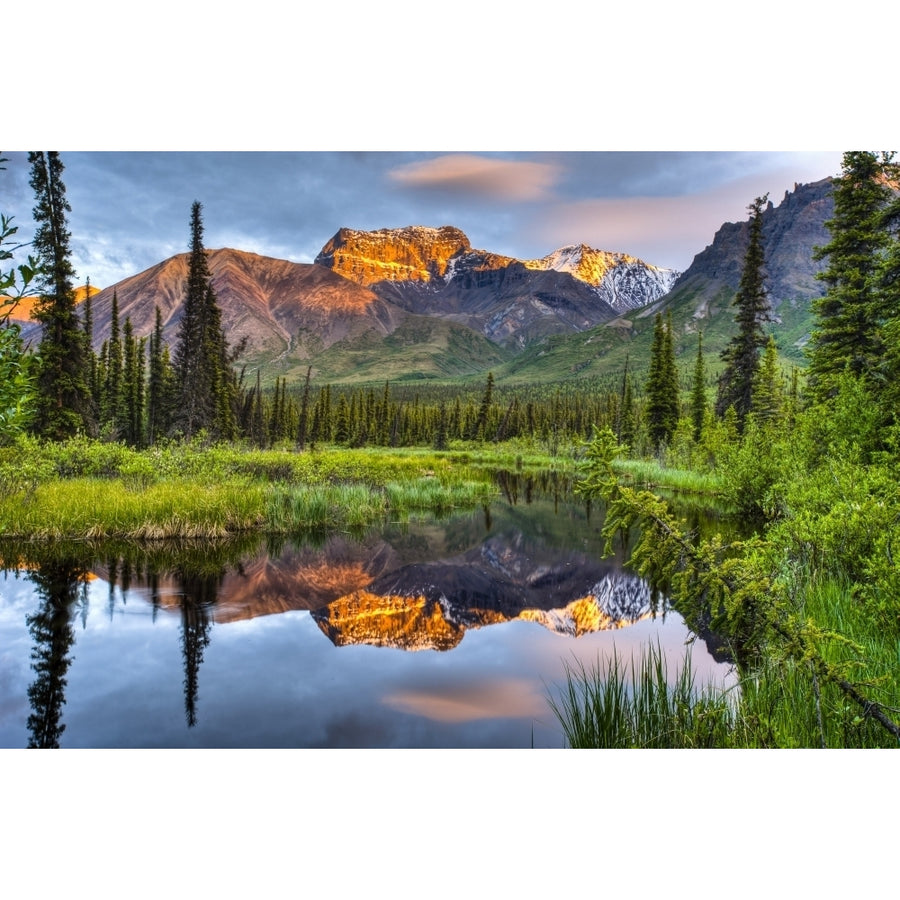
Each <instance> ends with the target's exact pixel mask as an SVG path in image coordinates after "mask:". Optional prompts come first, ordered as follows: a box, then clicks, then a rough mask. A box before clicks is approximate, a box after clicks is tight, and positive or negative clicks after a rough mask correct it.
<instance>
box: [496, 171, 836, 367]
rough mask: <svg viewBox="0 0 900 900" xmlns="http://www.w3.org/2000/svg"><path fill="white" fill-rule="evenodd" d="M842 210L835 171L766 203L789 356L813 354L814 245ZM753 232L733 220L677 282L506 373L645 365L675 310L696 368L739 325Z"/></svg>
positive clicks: (770, 262) (540, 348) (532, 349)
mask: <svg viewBox="0 0 900 900" xmlns="http://www.w3.org/2000/svg"><path fill="white" fill-rule="evenodd" d="M833 213H834V200H833V198H832V194H831V179H827V178H826V179H823V180H821V181H817V182H814V183H811V184H798V185H795V186H794V190H793V191H786V192H785V195H784V197H783V199H782V200H781V202H780V203H779V204H778V205H777V206H776V205H775V204H773V203H771V202H769V204H768V206H767V207H766V209H765V210H764V211H763V213H762V229H763V243H764V247H765V259H766V264H765V270H766V276H767V277H766V287H767V291H768V294H769V299H770V302H771V304H772V322H771V323H770V328H771V331H772V333H773V334H774V335H775V338H776V341H777V342H778V346H779V352H780V353H781V355H782V357H783V358H784V359H786V360H788V361H790V362H792V363H795V364H798V365H802V364H804V363H805V358H804V353H803V348H804V346H805V344H806V342H807V341H808V339H809V334H810V331H811V329H812V326H813V312H812V301H813V300H814V299H815V298H816V297H820V296H822V294H823V293H824V285H823V284H822V282H820V281H818V280H817V279H816V274H817V273H818V272H820V271H822V269H823V268H824V265H825V264H824V261H816V260H814V259H813V253H814V249H815V248H816V247H817V246H824V245H825V244H827V243H828V242H829V240H830V239H831V235H830V233H829V231H828V228H827V226H826V224H825V223H826V221H827V220H828V219H830V218H831V216H832V215H833ZM748 238H749V219H747V220H745V221H741V222H726V223H724V224H723V225H722V226H721V227H720V228H719V229H718V231H717V232H716V233H715V236H714V237H713V240H712V243H711V244H709V245H708V246H707V247H706V248H705V249H703V250H702V251H700V253H698V254H697V255H696V256H695V257H694V259H693V261H692V263H691V265H690V266H689V267H688V268H687V269H686V270H685V272H684V273H683V274H682V275H680V276H679V277H678V279H677V280H676V281H675V283H674V285H673V286H672V289H671V290H670V291H669V292H668V293H666V294H665V295H664V296H662V297H660V298H659V299H658V300H656V301H655V302H652V303H650V304H647V305H646V306H642V307H640V308H637V309H634V310H630V311H627V312H625V313H623V314H622V315H621V316H620V317H619V318H617V319H614V320H612V321H611V322H606V323H603V324H601V325H599V326H596V327H594V328H591V329H589V330H587V331H585V332H584V333H583V334H579V335H575V336H573V335H553V336H549V337H547V338H544V339H543V340H540V341H535V342H533V343H532V344H530V345H529V346H527V347H525V348H524V349H523V351H522V352H521V353H519V354H518V355H517V356H516V357H515V358H513V359H510V360H509V361H508V362H506V363H505V364H504V365H503V366H501V367H499V368H498V369H497V370H496V371H495V372H494V375H495V377H496V378H497V380H498V381H499V380H504V381H521V382H530V381H534V380H536V379H538V380H540V379H543V380H548V381H556V380H564V379H566V378H571V377H572V376H573V375H580V376H582V377H588V376H602V375H606V374H609V373H612V372H615V371H621V369H622V367H623V366H624V363H625V360H626V358H627V359H628V360H629V366H630V367H631V368H632V370H633V371H634V370H635V369H637V370H640V369H642V368H646V365H647V361H648V360H649V354H650V345H651V342H652V336H653V320H654V317H655V315H656V313H657V312H662V313H671V315H672V322H673V325H674V328H675V353H676V356H677V357H678V358H679V359H680V360H682V363H681V365H682V368H683V369H685V370H687V368H688V366H689V365H691V364H692V363H693V359H694V355H695V354H696V350H697V333H698V332H699V331H702V332H703V346H704V350H705V352H706V353H708V354H709V355H710V357H717V356H718V354H719V353H720V352H721V351H722V350H723V349H724V348H725V346H726V344H727V343H728V340H729V339H730V338H731V336H732V335H733V334H734V331H735V324H734V308H733V307H732V301H733V300H734V295H735V293H736V292H737V288H738V285H739V283H740V278H741V271H742V269H743V265H744V256H745V254H746V249H747V241H748Z"/></svg>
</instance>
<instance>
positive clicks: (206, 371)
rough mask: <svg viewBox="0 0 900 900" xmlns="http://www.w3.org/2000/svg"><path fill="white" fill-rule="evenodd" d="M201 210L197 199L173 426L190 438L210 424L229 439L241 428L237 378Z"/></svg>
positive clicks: (176, 357)
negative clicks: (238, 419) (210, 260)
mask: <svg viewBox="0 0 900 900" xmlns="http://www.w3.org/2000/svg"><path fill="white" fill-rule="evenodd" d="M201 210H202V206H201V204H200V203H199V202H197V201H195V202H194V204H193V206H192V207H191V242H190V247H191V251H190V256H189V259H188V280H187V285H186V289H185V298H184V311H183V314H182V318H181V322H180V323H179V332H178V338H177V341H176V347H175V353H174V359H173V366H174V370H175V383H176V412H175V416H174V426H175V427H176V428H177V429H180V431H181V432H182V434H183V435H184V436H185V437H188V438H190V437H192V436H193V435H195V434H196V433H197V432H198V431H201V430H203V429H206V430H207V431H208V432H209V433H210V434H211V435H212V436H213V437H217V438H225V439H230V438H233V437H235V436H236V433H237V423H236V415H235V405H236V404H237V392H238V390H237V377H236V375H235V373H234V369H233V367H232V360H231V358H230V356H229V353H228V343H227V341H226V339H225V333H224V331H223V329H222V317H221V315H222V314H221V311H220V309H219V306H218V303H217V301H216V294H215V291H214V290H213V286H212V275H211V273H210V270H209V262H208V260H207V258H206V250H205V248H204V246H203V220H202V218H201Z"/></svg>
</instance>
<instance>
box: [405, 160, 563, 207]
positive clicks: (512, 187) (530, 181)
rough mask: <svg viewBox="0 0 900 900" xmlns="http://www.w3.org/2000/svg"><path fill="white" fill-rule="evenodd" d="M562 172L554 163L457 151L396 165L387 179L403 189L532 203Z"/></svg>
mask: <svg viewBox="0 0 900 900" xmlns="http://www.w3.org/2000/svg"><path fill="white" fill-rule="evenodd" d="M561 172H562V170H561V168H560V167H559V166H557V165H555V164H554V163H538V162H526V161H521V162H514V161H512V160H506V159H494V158H491V157H486V156H478V155H476V154H472V153H458V154H450V155H446V156H438V157H435V158H434V159H428V160H424V161H421V162H414V163H409V164H407V165H403V166H398V167H397V168H395V169H392V170H391V171H390V172H388V178H389V179H390V180H391V181H394V182H396V183H397V184H399V185H400V186H401V187H405V188H412V189H423V190H429V191H445V192H448V193H454V194H474V195H477V196H480V197H489V198H491V199H495V200H504V201H507V202H533V201H538V200H546V199H547V198H548V197H549V196H550V194H551V189H552V187H553V186H554V185H555V184H556V182H557V180H558V179H559V177H560V175H561Z"/></svg>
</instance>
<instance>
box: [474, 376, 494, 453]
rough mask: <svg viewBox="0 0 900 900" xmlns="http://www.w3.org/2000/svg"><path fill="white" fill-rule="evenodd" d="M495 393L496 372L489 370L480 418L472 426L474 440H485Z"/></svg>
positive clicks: (479, 411) (479, 413)
mask: <svg viewBox="0 0 900 900" xmlns="http://www.w3.org/2000/svg"><path fill="white" fill-rule="evenodd" d="M493 393H494V373H493V372H488V374H487V381H486V382H485V385H484V394H483V395H482V398H481V406H480V407H479V409H478V418H477V419H476V420H475V424H474V425H473V427H472V432H471V434H470V438H471V439H472V440H484V432H485V428H486V427H487V422H488V415H489V413H490V411H491V399H492V397H493Z"/></svg>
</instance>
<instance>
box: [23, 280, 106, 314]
mask: <svg viewBox="0 0 900 900" xmlns="http://www.w3.org/2000/svg"><path fill="white" fill-rule="evenodd" d="M99 293H100V288H98V287H94V285H91V297H93V296H94V295H95V294H99ZM85 297H87V285H79V286H78V287H77V288H75V303H76V305H77V304H79V303H83V302H84V299H85ZM40 299H41V298H40V297H22V298H20V299H19V301H18V302H17V303H16V306H15V309H14V310H13V314H12V318H13V319H15V320H16V321H18V322H36V321H37V320H36V319H35V317H34V308H35V307H36V306H37V304H38V302H39V301H40Z"/></svg>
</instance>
